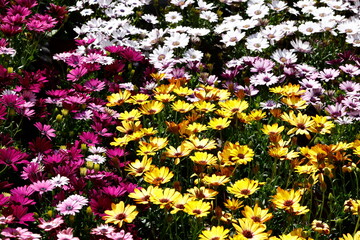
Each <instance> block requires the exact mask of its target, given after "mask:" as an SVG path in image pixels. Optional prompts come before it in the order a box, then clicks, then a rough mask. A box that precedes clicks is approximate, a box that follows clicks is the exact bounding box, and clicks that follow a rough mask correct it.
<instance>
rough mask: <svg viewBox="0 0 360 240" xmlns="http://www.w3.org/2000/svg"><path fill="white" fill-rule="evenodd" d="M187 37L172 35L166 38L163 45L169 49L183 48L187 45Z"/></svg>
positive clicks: (181, 34)
mask: <svg viewBox="0 0 360 240" xmlns="http://www.w3.org/2000/svg"><path fill="white" fill-rule="evenodd" d="M189 39H190V38H189V36H188V35H187V34H186V33H173V34H171V35H170V37H166V38H165V41H164V44H165V46H168V47H169V48H170V49H174V48H185V47H186V46H187V45H188V43H189Z"/></svg>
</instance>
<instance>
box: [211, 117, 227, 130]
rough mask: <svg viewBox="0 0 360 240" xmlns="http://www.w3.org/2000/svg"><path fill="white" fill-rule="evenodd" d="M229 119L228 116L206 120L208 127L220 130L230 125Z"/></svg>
mask: <svg viewBox="0 0 360 240" xmlns="http://www.w3.org/2000/svg"><path fill="white" fill-rule="evenodd" d="M230 123H231V121H230V120H229V119H228V118H212V119H210V121H209V122H208V127H209V128H212V129H215V130H222V129H224V128H227V127H228V126H230Z"/></svg>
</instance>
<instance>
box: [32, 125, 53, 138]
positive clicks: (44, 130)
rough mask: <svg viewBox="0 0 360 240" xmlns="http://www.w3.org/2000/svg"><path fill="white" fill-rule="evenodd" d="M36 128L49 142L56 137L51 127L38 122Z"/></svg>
mask: <svg viewBox="0 0 360 240" xmlns="http://www.w3.org/2000/svg"><path fill="white" fill-rule="evenodd" d="M34 126H35V127H36V128H37V129H38V130H39V131H40V133H41V135H44V136H46V137H47V138H48V139H49V140H51V138H53V137H56V134H55V130H54V129H52V128H51V125H47V124H41V123H40V122H36V123H35V124H34Z"/></svg>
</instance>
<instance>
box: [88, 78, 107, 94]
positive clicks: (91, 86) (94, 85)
mask: <svg viewBox="0 0 360 240" xmlns="http://www.w3.org/2000/svg"><path fill="white" fill-rule="evenodd" d="M84 87H85V88H86V89H88V90H90V91H94V92H100V91H101V90H103V89H104V88H105V83H104V82H102V81H99V80H98V79H90V80H89V81H87V82H85V83H84Z"/></svg>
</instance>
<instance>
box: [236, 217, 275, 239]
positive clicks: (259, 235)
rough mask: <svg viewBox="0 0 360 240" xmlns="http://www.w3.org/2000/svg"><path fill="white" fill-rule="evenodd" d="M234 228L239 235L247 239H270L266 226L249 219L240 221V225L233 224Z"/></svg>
mask: <svg viewBox="0 0 360 240" xmlns="http://www.w3.org/2000/svg"><path fill="white" fill-rule="evenodd" d="M233 226H234V228H235V230H236V232H237V234H238V235H240V236H242V237H245V239H252V240H266V239H268V237H269V236H268V233H266V232H265V230H266V226H265V224H262V223H258V222H254V221H253V220H251V219H249V218H243V219H239V220H238V224H236V223H233ZM236 239H241V238H236Z"/></svg>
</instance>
